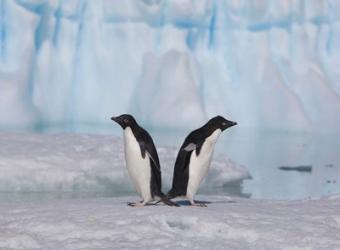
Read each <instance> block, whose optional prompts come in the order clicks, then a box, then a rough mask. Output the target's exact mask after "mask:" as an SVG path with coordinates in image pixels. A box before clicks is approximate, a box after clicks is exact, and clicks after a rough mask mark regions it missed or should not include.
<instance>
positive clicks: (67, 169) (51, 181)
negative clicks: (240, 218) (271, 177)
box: [0, 134, 250, 195]
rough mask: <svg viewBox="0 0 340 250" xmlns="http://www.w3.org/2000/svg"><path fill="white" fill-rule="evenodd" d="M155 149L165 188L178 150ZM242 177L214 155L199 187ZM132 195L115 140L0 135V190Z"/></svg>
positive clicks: (119, 141) (228, 162)
mask: <svg viewBox="0 0 340 250" xmlns="http://www.w3.org/2000/svg"><path fill="white" fill-rule="evenodd" d="M157 148H158V153H159V157H160V162H161V170H162V177H163V178H162V179H163V187H166V188H169V187H170V184H171V182H172V174H173V166H174V163H175V159H176V155H177V150H178V149H176V148H171V147H170V148H169V147H157ZM248 178H250V174H249V173H248V171H247V170H246V169H245V168H244V167H242V166H240V165H238V164H237V163H234V162H233V161H231V160H229V159H228V158H227V156H225V155H217V156H216V157H215V158H214V160H213V162H212V167H211V171H210V172H209V175H208V176H207V179H206V181H205V183H203V185H202V188H203V189H204V188H207V187H211V186H213V187H222V186H223V185H225V184H228V183H230V182H241V181H242V180H244V179H248ZM166 188H163V189H164V190H165V189H166ZM132 191H133V189H132V184H131V182H130V180H129V177H128V176H127V171H126V170H125V157H124V146H123V141H122V139H121V138H120V137H115V136H108V135H76V134H64V135H52V134H51V135H39V134H0V192H75V193H77V192H87V193H94V194H95V193H108V194H111V195H122V194H127V193H131V192H132Z"/></svg>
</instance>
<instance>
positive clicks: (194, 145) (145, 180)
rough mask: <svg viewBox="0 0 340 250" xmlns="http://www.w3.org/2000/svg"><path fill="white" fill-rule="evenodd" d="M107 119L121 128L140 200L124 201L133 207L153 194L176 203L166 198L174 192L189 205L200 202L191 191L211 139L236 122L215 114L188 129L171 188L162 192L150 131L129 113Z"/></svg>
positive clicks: (210, 152)
mask: <svg viewBox="0 0 340 250" xmlns="http://www.w3.org/2000/svg"><path fill="white" fill-rule="evenodd" d="M111 120H113V121H115V122H117V123H118V124H119V125H120V126H121V127H122V129H123V130H124V147H125V161H126V167H127V170H128V173H129V175H130V177H131V179H132V182H133V184H134V186H135V189H136V191H137V192H138V193H139V195H140V196H141V197H142V201H141V202H136V203H129V204H128V205H130V206H134V207H140V206H144V205H146V204H148V203H149V202H150V201H153V200H154V199H155V198H156V197H158V198H160V201H162V202H163V203H165V204H166V205H169V206H178V204H176V203H174V202H172V201H171V200H170V199H173V198H176V197H178V196H185V197H186V198H187V199H188V200H189V201H190V204H191V205H192V206H202V204H198V203H196V202H195V201H194V195H195V194H196V192H197V190H198V187H199V184H200V183H201V182H202V180H203V178H204V176H205V175H206V173H207V171H208V169H209V166H210V163H211V159H212V156H213V152H214V147H215V143H216V141H217V139H218V137H219V135H220V134H221V133H222V131H224V130H225V129H227V128H229V127H232V126H234V125H236V124H237V123H236V122H232V121H228V120H227V119H225V118H223V117H222V116H216V117H214V118H212V119H210V120H209V121H208V122H207V123H206V124H205V125H204V126H202V127H201V128H198V129H196V130H194V131H192V132H191V133H190V134H189V135H188V136H187V137H186V138H185V140H184V142H183V144H182V146H181V148H180V150H179V152H178V155H177V158H176V162H175V168H174V175H173V180H172V188H171V190H170V191H169V192H168V193H167V194H166V195H165V194H164V193H162V191H161V187H162V182H161V169H160V164H159V159H158V154H157V151H156V147H155V145H154V143H153V140H152V138H151V136H150V134H149V133H148V132H147V131H146V130H145V129H143V128H142V127H140V126H139V125H138V123H137V122H136V120H135V119H134V118H133V116H132V115H128V114H124V115H120V116H117V117H112V118H111ZM203 206H204V205H203Z"/></svg>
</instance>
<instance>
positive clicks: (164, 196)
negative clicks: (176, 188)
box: [159, 193, 179, 207]
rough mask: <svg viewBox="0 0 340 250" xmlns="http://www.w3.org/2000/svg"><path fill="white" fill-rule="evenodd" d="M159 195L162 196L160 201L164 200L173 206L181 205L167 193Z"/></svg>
mask: <svg viewBox="0 0 340 250" xmlns="http://www.w3.org/2000/svg"><path fill="white" fill-rule="evenodd" d="M159 197H160V198H161V200H160V201H161V202H163V203H164V204H166V205H168V206H171V207H179V205H178V204H177V203H176V202H173V201H171V200H170V198H169V197H168V196H167V195H165V194H163V193H162V194H161V195H160V196H159Z"/></svg>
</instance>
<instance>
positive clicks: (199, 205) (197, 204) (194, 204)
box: [190, 202, 208, 207]
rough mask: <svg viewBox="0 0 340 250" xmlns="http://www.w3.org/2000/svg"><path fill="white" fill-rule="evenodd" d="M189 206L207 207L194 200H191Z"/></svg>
mask: <svg viewBox="0 0 340 250" xmlns="http://www.w3.org/2000/svg"><path fill="white" fill-rule="evenodd" d="M190 206H191V207H208V206H207V205H206V204H205V203H195V202H191V204H190Z"/></svg>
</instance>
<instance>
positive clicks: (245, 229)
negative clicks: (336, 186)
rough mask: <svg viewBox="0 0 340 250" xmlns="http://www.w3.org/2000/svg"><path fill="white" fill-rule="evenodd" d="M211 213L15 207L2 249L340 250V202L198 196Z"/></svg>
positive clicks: (72, 204)
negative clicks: (279, 200)
mask: <svg viewBox="0 0 340 250" xmlns="http://www.w3.org/2000/svg"><path fill="white" fill-rule="evenodd" d="M198 198H200V199H201V200H207V201H209V202H211V203H210V204H208V207H207V208H198V207H188V206H182V207H179V208H173V207H167V206H163V205H159V206H147V207H143V208H131V207H128V206H127V205H126V202H127V201H135V200H136V199H137V197H124V198H100V199H98V198H97V199H73V200H54V201H44V202H39V203H36V202H32V203H27V202H7V203H5V204H2V205H1V207H0V249H2V250H9V249H93V250H98V249H137V248H138V249H339V248H340V210H339V207H340V197H339V196H338V197H333V198H328V199H322V200H305V201H296V202H292V201H290V202H278V201H276V202H272V201H263V200H253V199H243V198H233V199H230V198H226V197H217V196H206V197H202V196H201V197H198Z"/></svg>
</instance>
